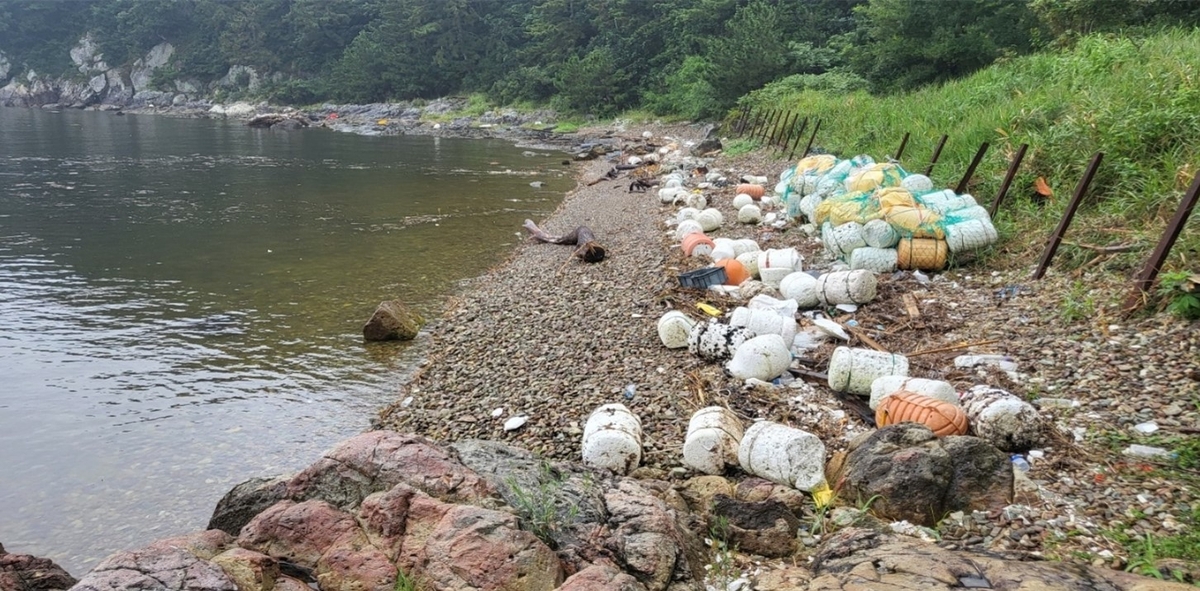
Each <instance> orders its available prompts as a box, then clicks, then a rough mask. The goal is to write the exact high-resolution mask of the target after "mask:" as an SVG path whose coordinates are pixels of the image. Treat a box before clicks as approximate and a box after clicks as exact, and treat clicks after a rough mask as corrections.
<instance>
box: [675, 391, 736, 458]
mask: <svg viewBox="0 0 1200 591" xmlns="http://www.w3.org/2000/svg"><path fill="white" fill-rule="evenodd" d="M742 435H743V430H742V422H741V421H739V420H738V418H737V415H735V414H733V412H732V411H730V410H729V409H727V408H724V407H721V406H709V407H705V408H702V409H700V410H698V411H696V413H695V414H693V415H692V418H691V420H689V421H688V428H687V437H686V438H685V439H684V442H683V465H685V466H687V467H689V468H691V469H693V470H696V471H699V472H703V473H705V474H721V473H723V472H725V467H726V466H736V465H737V463H738V445H739V444H740V443H741V441H742Z"/></svg>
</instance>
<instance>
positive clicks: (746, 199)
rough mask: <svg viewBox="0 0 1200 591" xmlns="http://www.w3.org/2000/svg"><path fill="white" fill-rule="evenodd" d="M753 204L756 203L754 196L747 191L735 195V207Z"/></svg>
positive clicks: (739, 207)
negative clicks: (746, 192)
mask: <svg viewBox="0 0 1200 591" xmlns="http://www.w3.org/2000/svg"><path fill="white" fill-rule="evenodd" d="M753 204H754V198H753V197H751V196H749V195H747V194H745V193H738V194H737V195H734V196H733V208H734V209H741V208H743V207H746V206H747V205H753Z"/></svg>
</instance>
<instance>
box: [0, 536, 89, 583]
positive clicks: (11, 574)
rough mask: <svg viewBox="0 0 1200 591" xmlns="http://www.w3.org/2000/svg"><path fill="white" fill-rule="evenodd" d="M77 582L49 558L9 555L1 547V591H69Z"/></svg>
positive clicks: (0, 546)
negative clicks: (61, 590)
mask: <svg viewBox="0 0 1200 591" xmlns="http://www.w3.org/2000/svg"><path fill="white" fill-rule="evenodd" d="M76 582H77V581H76V580H75V577H72V576H71V575H70V574H68V573H67V571H65V570H63V568H62V567H60V566H58V565H57V564H55V563H54V561H52V560H50V559H49V558H39V557H37V556H31V555H29V554H9V553H8V552H5V551H4V546H3V545H0V591H53V590H59V589H69V588H71V586H72V585H74V584H75V583H76Z"/></svg>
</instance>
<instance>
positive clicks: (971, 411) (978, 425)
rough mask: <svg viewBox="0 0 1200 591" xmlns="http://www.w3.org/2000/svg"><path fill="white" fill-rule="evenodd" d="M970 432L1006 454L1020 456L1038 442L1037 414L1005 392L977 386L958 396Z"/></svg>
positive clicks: (1038, 418) (1039, 425) (1026, 403)
mask: <svg viewBox="0 0 1200 591" xmlns="http://www.w3.org/2000/svg"><path fill="white" fill-rule="evenodd" d="M962 407H963V410H965V411H967V418H968V419H970V421H971V430H973V431H974V432H975V435H976V436H978V437H979V438H980V439H983V440H985V441H987V442H988V443H991V444H992V445H994V446H996V447H998V448H1000V449H1001V450H1002V451H1007V452H1023V451H1026V450H1028V449H1030V448H1033V447H1036V446H1037V444H1038V442H1039V440H1040V439H1041V414H1040V413H1038V411H1037V409H1036V408H1034V407H1033V405H1032V404H1029V403H1028V402H1025V401H1024V400H1022V399H1021V398H1019V397H1017V396H1013V395H1012V394H1010V393H1009V392H1008V391H1006V390H1001V389H1000V388H994V387H992V386H987V385H980V386H975V387H973V388H971V389H970V390H967V391H966V392H964V393H963V395H962Z"/></svg>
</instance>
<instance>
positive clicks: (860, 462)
mask: <svg viewBox="0 0 1200 591" xmlns="http://www.w3.org/2000/svg"><path fill="white" fill-rule="evenodd" d="M844 474H845V479H846V488H845V490H846V491H847V493H848V494H849V496H850V498H852V499H855V500H857V501H859V502H867V501H868V500H873V502H872V503H871V510H872V512H874V513H876V514H877V515H879V516H881V517H885V518H889V519H895V520H907V521H910V522H912V523H915V524H920V525H928V526H933V525H935V524H936V523H937V521H938V519H940V518H941V516H942V515H945V514H946V513H948V512H951V511H957V510H964V511H972V510H984V511H986V510H989V509H995V508H997V507H1002V506H1003V505H1004V504H1007V502H1008V501H1010V500H1011V499H1012V486H1013V475H1012V466H1011V465H1010V464H1009V463H1008V456H1007V455H1005V454H1004V453H1003V452H1001V451H1000V450H998V449H996V448H994V447H992V446H991V445H989V444H987V443H986V442H983V441H981V440H978V439H975V438H972V437H947V438H944V439H939V438H938V437H936V436H935V435H934V434H933V431H930V430H929V428H928V427H926V426H924V425H921V424H918V423H899V424H896V425H889V426H887V427H884V428H883V429H879V430H877V431H874V432H871V433H869V434H866V435H864V436H862V437H860V438H859V439H857V440H855V441H853V442H851V444H850V453H849V455H848V456H847V458H846V466H845V469H844Z"/></svg>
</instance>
